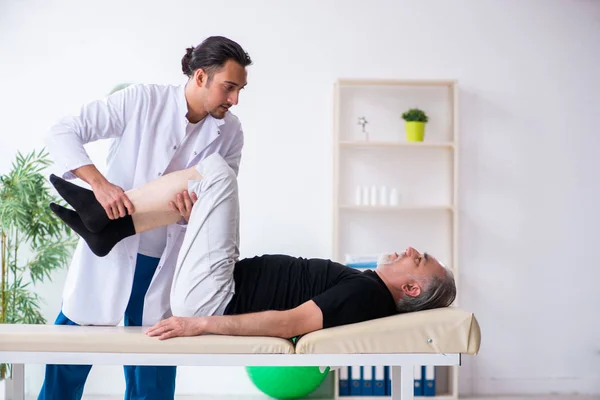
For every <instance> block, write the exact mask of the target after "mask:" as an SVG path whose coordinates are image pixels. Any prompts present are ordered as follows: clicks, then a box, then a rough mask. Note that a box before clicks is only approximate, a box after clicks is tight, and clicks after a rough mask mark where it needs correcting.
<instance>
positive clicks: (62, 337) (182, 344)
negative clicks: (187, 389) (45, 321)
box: [0, 324, 294, 354]
mask: <svg viewBox="0 0 600 400" xmlns="http://www.w3.org/2000/svg"><path fill="white" fill-rule="evenodd" d="M146 329H148V327H138V326H72V325H70V326H69V325H2V324H0V351H48V352H94V353H96V352H98V353H173V354H292V353H294V345H293V344H292V342H291V341H289V340H285V339H281V338H273V337H250V336H222V335H201V336H194V337H177V338H171V339H168V340H158V338H157V337H150V336H147V335H146V334H145V333H144V331H145V330H146Z"/></svg>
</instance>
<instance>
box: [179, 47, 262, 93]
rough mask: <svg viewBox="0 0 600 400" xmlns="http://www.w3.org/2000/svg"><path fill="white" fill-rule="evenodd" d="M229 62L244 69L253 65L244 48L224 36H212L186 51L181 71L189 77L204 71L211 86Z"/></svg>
mask: <svg viewBox="0 0 600 400" xmlns="http://www.w3.org/2000/svg"><path fill="white" fill-rule="evenodd" d="M228 60H233V61H235V62H236V63H238V64H240V65H241V66H242V67H244V68H245V67H247V66H248V65H251V64H252V60H251V59H250V56H249V55H248V53H246V52H245V51H244V49H243V48H242V46H240V45H239V44H237V43H236V42H234V41H233V40H231V39H228V38H226V37H223V36H210V37H208V38H206V39H205V40H204V41H203V42H202V43H200V44H199V45H198V46H195V47H188V48H187V49H186V51H185V55H184V56H183V58H182V59H181V69H182V71H183V74H184V75H186V76H188V77H192V76H193V75H194V72H196V70H198V69H202V70H203V71H205V72H206V73H207V74H208V82H207V84H209V83H210V81H211V80H212V77H213V75H214V74H215V72H218V71H219V70H220V69H221V68H223V66H224V65H225V62H227V61H228Z"/></svg>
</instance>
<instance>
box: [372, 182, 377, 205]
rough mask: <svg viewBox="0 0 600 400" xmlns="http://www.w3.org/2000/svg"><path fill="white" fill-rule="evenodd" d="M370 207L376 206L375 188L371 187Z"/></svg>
mask: <svg viewBox="0 0 600 400" xmlns="http://www.w3.org/2000/svg"><path fill="white" fill-rule="evenodd" d="M371 205H372V206H376V205H377V186H375V185H373V186H371Z"/></svg>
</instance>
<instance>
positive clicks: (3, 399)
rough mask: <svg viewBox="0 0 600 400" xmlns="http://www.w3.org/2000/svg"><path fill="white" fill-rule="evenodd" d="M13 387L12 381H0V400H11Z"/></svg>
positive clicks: (8, 379)
mask: <svg viewBox="0 0 600 400" xmlns="http://www.w3.org/2000/svg"><path fill="white" fill-rule="evenodd" d="M12 398H13V385H12V379H10V378H7V379H3V380H0V400H12Z"/></svg>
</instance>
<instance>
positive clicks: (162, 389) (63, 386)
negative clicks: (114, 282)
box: [38, 254, 176, 400]
mask: <svg viewBox="0 0 600 400" xmlns="http://www.w3.org/2000/svg"><path fill="white" fill-rule="evenodd" d="M158 262H159V259H158V258H153V257H148V256H144V255H141V254H138V255H137V261H136V268H135V275H134V278H133V287H132V290H131V296H130V298H129V303H128V304H127V309H126V310H125V316H124V317H125V318H124V322H125V325H126V326H141V325H142V313H143V309H144V297H145V295H146V292H147V291H148V286H149V285H150V281H151V280H152V276H153V275H154V271H155V269H156V267H157V266H158ZM107 301H110V299H107ZM54 324H55V325H77V324H76V323H74V322H73V321H71V320H70V319H68V318H67V317H66V316H65V315H64V314H63V313H62V311H61V312H60V313H59V314H58V317H57V318H56V321H55V322H54ZM91 369H92V366H91V365H46V375H45V378H44V384H43V385H42V389H41V391H40V394H39V397H38V400H80V399H81V396H82V394H83V387H84V385H85V381H86V379H87V377H88V374H89V373H90V370H91ZM123 369H124V373H125V384H126V389H125V397H124V399H125V400H172V399H174V397H175V375H176V367H175V366H172V367H171V366H156V367H155V366H135V365H125V366H123Z"/></svg>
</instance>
